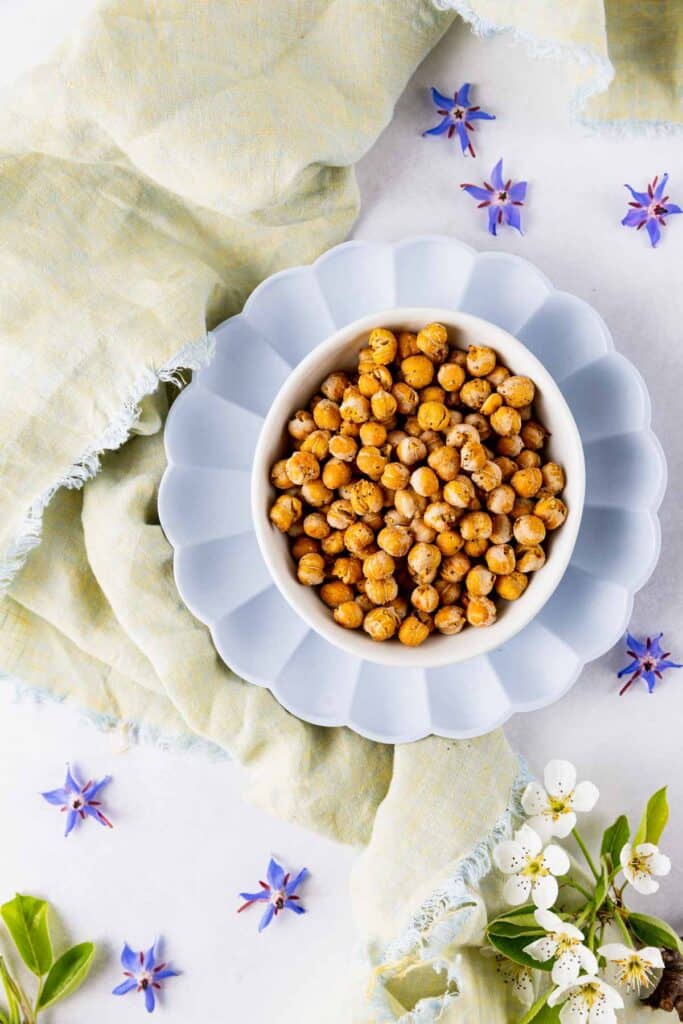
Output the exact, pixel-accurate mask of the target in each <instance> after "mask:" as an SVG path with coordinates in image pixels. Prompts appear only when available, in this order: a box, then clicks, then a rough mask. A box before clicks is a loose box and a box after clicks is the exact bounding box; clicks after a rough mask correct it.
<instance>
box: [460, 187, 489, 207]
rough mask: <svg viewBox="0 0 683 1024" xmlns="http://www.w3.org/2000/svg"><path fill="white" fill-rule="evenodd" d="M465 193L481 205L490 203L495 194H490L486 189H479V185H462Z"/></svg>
mask: <svg viewBox="0 0 683 1024" xmlns="http://www.w3.org/2000/svg"><path fill="white" fill-rule="evenodd" d="M460 187H461V188H462V190H463V192H467V194H468V196H472V198H473V199H478V200H479V202H480V203H484V202H487V201H490V199H491V196H492V195H493V192H489V191H488V189H486V188H479V186H478V185H461V186H460Z"/></svg>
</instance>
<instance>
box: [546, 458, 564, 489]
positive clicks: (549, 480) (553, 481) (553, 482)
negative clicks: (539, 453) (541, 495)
mask: <svg viewBox="0 0 683 1024" xmlns="http://www.w3.org/2000/svg"><path fill="white" fill-rule="evenodd" d="M541 473H542V474H543V486H544V488H545V490H546V491H549V492H550V494H559V493H560V491H561V490H563V489H564V485H565V478H564V470H563V469H562V466H558V464H557V463H556V462H546V464H545V466H541Z"/></svg>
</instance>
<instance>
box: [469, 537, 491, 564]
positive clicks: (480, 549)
mask: <svg viewBox="0 0 683 1024" xmlns="http://www.w3.org/2000/svg"><path fill="white" fill-rule="evenodd" d="M488 546H489V542H488V541H487V540H484V538H483V537H480V538H475V540H466V541H465V543H464V545H463V551H464V552H465V554H466V555H469V557H470V558H474V559H478V558H483V556H484V555H485V554H486V549H487V548H488Z"/></svg>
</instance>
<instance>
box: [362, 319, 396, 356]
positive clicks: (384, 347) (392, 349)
mask: <svg viewBox="0 0 683 1024" xmlns="http://www.w3.org/2000/svg"><path fill="white" fill-rule="evenodd" d="M368 348H369V349H371V350H372V357H373V359H374V360H375V362H376V363H379V364H380V365H382V366H388V365H389V363H393V361H394V359H395V358H396V352H397V351H398V342H397V340H396V335H395V334H394V333H393V331H388V330H386V328H384V327H375V329H374V330H372V331H370V337H369V338H368Z"/></svg>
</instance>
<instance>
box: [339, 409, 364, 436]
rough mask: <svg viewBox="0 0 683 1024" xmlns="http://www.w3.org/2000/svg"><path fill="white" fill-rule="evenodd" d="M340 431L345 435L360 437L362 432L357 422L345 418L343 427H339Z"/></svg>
mask: <svg viewBox="0 0 683 1024" xmlns="http://www.w3.org/2000/svg"><path fill="white" fill-rule="evenodd" d="M340 408H341V406H340ZM339 433H340V434H341V435H342V436H343V437H358V434H359V433H360V427H359V425H358V424H357V423H352V422H351V420H344V422H343V423H342V425H341V427H340V428H339Z"/></svg>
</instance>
